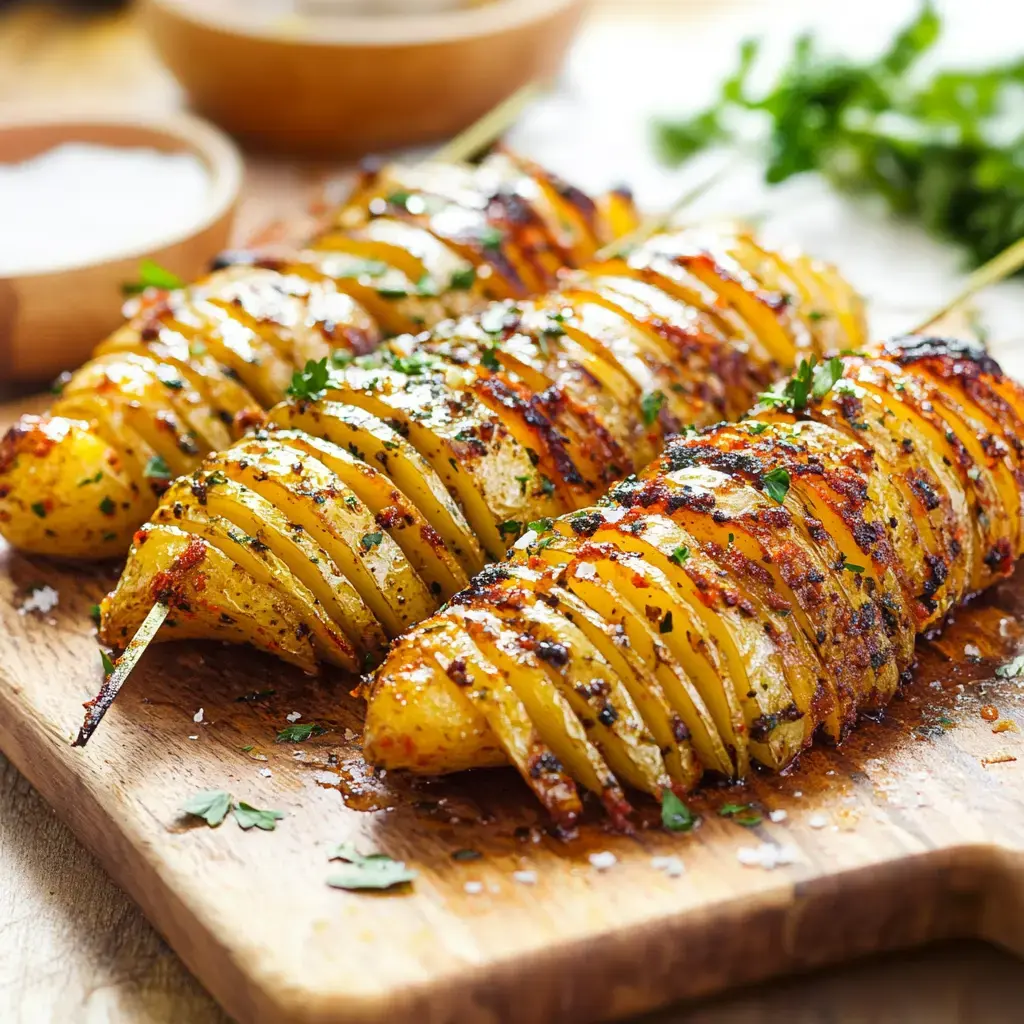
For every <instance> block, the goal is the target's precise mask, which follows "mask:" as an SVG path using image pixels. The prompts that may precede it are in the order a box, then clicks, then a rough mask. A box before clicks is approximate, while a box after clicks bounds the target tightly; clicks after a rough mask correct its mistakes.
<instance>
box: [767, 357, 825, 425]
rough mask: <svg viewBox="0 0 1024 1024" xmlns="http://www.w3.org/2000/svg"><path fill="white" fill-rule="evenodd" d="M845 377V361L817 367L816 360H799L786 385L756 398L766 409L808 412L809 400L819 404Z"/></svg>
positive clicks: (777, 386) (812, 358) (776, 387)
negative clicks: (816, 401) (815, 400)
mask: <svg viewBox="0 0 1024 1024" xmlns="http://www.w3.org/2000/svg"><path fill="white" fill-rule="evenodd" d="M842 376H843V361H842V360H841V359H840V358H839V357H838V356H833V357H832V358H831V359H828V360H826V361H825V362H824V363H822V364H821V365H820V366H818V365H817V359H816V358H815V357H814V356H811V358H810V360H809V361H808V360H807V359H801V360H800V365H799V366H798V367H797V369H796V373H794V374H793V376H792V377H790V378H789V380H787V381H786V383H785V384H784V385H782V386H781V387H780V386H779V385H776V386H775V387H774V388H773V389H772V390H771V391H764V392H762V393H761V394H760V395H758V396H757V397H758V399H759V400H760V401H761V402H762V403H763V404H764V405H774V406H780V407H782V408H784V409H788V410H789V411H790V412H799V411H800V410H801V409H806V408H807V402H808V400H809V399H810V398H812V397H813V398H815V399H818V400H819V401H820V400H821V399H822V398H824V397H825V395H827V394H828V393H829V391H831V390H832V387H833V386H834V385H835V383H836V382H837V381H838V380H839V379H840V378H841V377H842Z"/></svg>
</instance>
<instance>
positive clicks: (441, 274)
mask: <svg viewBox="0 0 1024 1024" xmlns="http://www.w3.org/2000/svg"><path fill="white" fill-rule="evenodd" d="M635 223H636V213H635V210H634V208H633V205H632V202H631V201H630V200H629V198H628V197H627V196H624V195H622V194H619V193H613V194H611V195H609V196H605V197H603V198H601V199H599V200H592V199H590V198H589V197H588V196H585V195H583V194H582V193H580V192H579V191H578V190H575V189H573V188H571V187H570V186H568V185H565V184H564V183H562V182H560V181H558V179H556V178H554V177H553V176H552V175H550V174H548V173H547V172H545V171H543V170H542V169H540V168H537V167H535V166H534V165H532V164H529V163H527V162H526V161H523V160H521V159H519V158H517V157H515V156H513V155H511V154H508V153H497V154H494V155H492V156H491V157H489V158H488V159H487V160H485V161H484V162H483V164H481V165H480V166H479V167H476V168H470V167H465V166H461V165H443V164H429V163H428V164H424V165H418V166H409V167H405V166H399V165H389V166H385V167H384V168H382V169H380V170H378V171H375V172H373V173H367V174H365V175H364V176H363V178H362V180H361V181H360V183H359V185H358V186H357V188H356V190H355V192H354V194H353V195H352V197H351V198H350V200H349V201H348V202H347V203H346V204H345V206H344V207H343V208H342V209H341V210H340V211H339V212H337V214H336V215H335V216H334V217H333V218H332V219H331V220H330V222H329V223H328V224H327V226H326V228H325V230H324V231H323V232H322V233H321V234H320V235H319V236H318V237H317V238H315V239H314V240H313V242H312V243H311V244H310V247H309V248H308V249H307V250H305V251H302V252H299V253H290V254H287V255H259V254H252V253H249V254H246V253H234V254H228V256H227V257H226V259H225V260H224V261H223V262H224V264H225V265H223V266H220V267H219V268H218V269H215V270H214V271H213V272H212V273H211V274H210V275H208V276H207V277H206V278H204V279H203V280H201V281H199V282H197V283H196V284H193V285H190V286H189V287H187V288H183V289H180V290H177V291H172V292H165V291H160V290H155V289H150V290H148V291H147V292H146V293H145V294H144V295H143V296H141V297H140V298H139V299H136V300H133V301H132V302H130V303H129V304H128V305H127V306H126V312H127V313H128V315H129V320H128V322H127V323H126V324H125V325H124V327H122V328H121V329H119V330H118V331H116V332H115V333H114V334H113V335H112V336H111V337H110V338H108V339H107V340H106V341H104V342H103V343H102V344H101V345H100V346H99V347H98V348H97V350H96V353H95V357H94V358H93V360H91V361H90V362H89V363H88V364H86V365H85V366H84V367H82V368H80V369H79V370H77V371H76V372H74V373H72V374H70V375H68V376H67V379H66V380H63V381H62V382H61V393H60V396H59V397H58V398H57V400H56V401H55V402H54V404H53V406H52V407H51V409H50V410H49V412H48V413H47V414H46V415H45V416H43V417H38V418H36V417H26V418H24V419H23V420H22V421H21V422H19V423H18V424H16V425H15V426H14V427H13V428H12V429H11V431H10V432H9V433H8V435H7V436H6V437H5V438H4V439H3V440H2V441H0V535H2V536H3V537H4V538H5V539H6V540H7V541H8V542H9V543H11V544H12V545H14V546H15V547H18V548H20V549H22V550H24V551H28V552H33V553H37V554H45V555H55V556H60V557H66V558H86V559H93V558H102V557H107V556H116V555H122V554H123V553H124V552H125V550H127V548H128V545H129V543H130V540H131V536H132V534H133V532H134V531H135V529H136V528H137V527H138V526H139V524H140V523H142V522H144V521H145V519H146V517H147V516H148V515H149V514H150V513H151V512H152V510H153V509H154V508H155V507H156V503H157V501H158V499H159V497H160V495H161V494H162V493H163V491H164V490H165V489H166V487H167V485H168V483H169V482H170V480H172V479H173V478H175V477H177V476H179V475H180V474H182V473H188V472H191V471H193V470H194V469H195V468H196V467H197V466H198V465H199V463H200V461H201V460H202V457H203V456H204V455H205V454H206V453H207V452H209V451H215V450H218V449H222V448H225V447H227V446H228V445H229V444H231V443H232V441H234V440H236V439H237V438H238V437H240V436H242V435H243V434H244V433H245V432H246V431H247V430H248V429H250V428H251V427H252V426H253V425H255V424H257V423H259V422H260V421H261V420H262V417H263V411H264V410H265V409H266V408H269V407H270V406H271V405H273V404H274V403H276V402H279V401H280V400H281V399H282V398H283V397H284V395H285V392H286V389H287V388H288V386H289V384H290V383H291V380H292V376H293V374H294V373H295V371H296V370H298V369H301V368H302V367H303V366H305V365H306V363H307V361H309V360H314V361H317V360H320V359H323V358H325V357H330V356H331V355H332V354H333V353H336V352H342V353H350V354H360V353H366V352H369V351H371V350H373V349H375V348H376V347H377V346H378V345H379V344H380V342H381V340H382V338H383V337H385V336H388V335H394V334H400V333H403V332H407V331H414V332H415V331H419V330H421V329H422V328H423V327H425V326H429V325H431V324H434V323H437V322H438V321H439V320H442V319H444V318H445V317H449V316H456V315H461V314H464V313H466V312H468V311H471V310H473V309H478V308H480V307H481V306H483V305H485V304H486V303H487V302H489V301H492V300H496V299H504V298H521V297H525V296H527V295H531V294H536V293H537V292H542V291H544V290H545V289H548V288H551V287H553V286H554V284H555V283H556V280H557V275H558V272H559V271H560V270H562V269H563V268H564V267H566V266H578V265H579V264H580V263H582V262H583V261H584V260H586V259H588V258H589V257H590V256H592V255H593V253H594V252H595V251H596V250H597V249H598V248H599V247H600V246H601V245H603V244H605V243H606V242H608V241H610V240H612V239H613V238H616V237H619V236H620V235H621V234H623V233H625V232H628V231H629V230H631V228H632V227H633V226H634V225H635Z"/></svg>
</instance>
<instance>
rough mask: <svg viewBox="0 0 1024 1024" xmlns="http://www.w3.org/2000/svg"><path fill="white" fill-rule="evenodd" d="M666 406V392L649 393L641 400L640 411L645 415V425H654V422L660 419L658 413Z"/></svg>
mask: <svg viewBox="0 0 1024 1024" xmlns="http://www.w3.org/2000/svg"><path fill="white" fill-rule="evenodd" d="M664 404H665V392H664V391H648V392H647V393H646V394H645V395H644V396H643V398H641V399H640V411H641V412H642V413H643V417H644V423H645V424H646V425H647V426H648V427H650V426H652V425H653V424H654V421H655V420H656V419H657V418H658V413H660V412H661V409H662V406H664Z"/></svg>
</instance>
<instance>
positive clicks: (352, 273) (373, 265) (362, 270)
mask: <svg viewBox="0 0 1024 1024" xmlns="http://www.w3.org/2000/svg"><path fill="white" fill-rule="evenodd" d="M390 269H391V268H390V267H389V266H388V265H387V264H386V263H384V262H383V261H382V260H356V262H355V263H350V264H349V265H348V266H347V267H346V268H345V269H344V270H343V271H341V273H339V274H338V277H343V278H344V277H383V276H384V275H385V274H386V273H387V272H388V271H389V270H390Z"/></svg>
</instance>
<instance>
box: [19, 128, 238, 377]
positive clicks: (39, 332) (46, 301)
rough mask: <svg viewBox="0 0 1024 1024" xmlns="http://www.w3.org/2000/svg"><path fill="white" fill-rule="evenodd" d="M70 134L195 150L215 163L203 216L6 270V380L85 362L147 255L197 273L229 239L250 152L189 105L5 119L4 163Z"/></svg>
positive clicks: (184, 274)
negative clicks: (131, 114) (130, 243)
mask: <svg viewBox="0 0 1024 1024" xmlns="http://www.w3.org/2000/svg"><path fill="white" fill-rule="evenodd" d="M66 142H85V143H92V144H94V145H99V146H121V147H146V148H150V149H155V150H158V151H161V152H165V153H180V152H186V153H192V154H194V155H195V156H196V157H198V158H199V159H200V160H201V161H202V163H203V164H204V165H205V167H206V169H207V171H208V173H209V177H210V187H209V190H208V192H207V196H206V200H205V202H204V203H203V205H202V206H199V207H197V208H196V210H195V215H194V217H192V218H190V220H189V222H187V223H183V224H181V226H180V228H179V229H177V230H176V231H175V232H174V233H173V234H172V235H170V236H165V237H162V238H154V239H153V240H152V241H151V242H150V243H147V244H146V245H145V246H141V247H140V246H136V247H135V248H134V249H132V250H131V251H129V252H125V253H123V254H120V253H119V254H118V255H116V256H114V257H111V258H106V259H103V260H102V261H98V262H94V263H89V264H84V265H76V266H71V267H59V266H55V267H53V269H47V270H46V271H40V272H36V271H33V272H31V273H25V274H11V275H7V276H3V275H0V382H4V383H10V382H14V381H24V382H40V381H45V380H49V379H52V378H53V377H55V376H56V375H57V374H58V373H60V372H61V371H62V370H66V369H69V368H71V367H75V366H78V365H80V364H81V363H83V362H84V361H85V360H86V359H87V358H88V356H89V354H90V353H91V351H92V349H93V347H94V346H95V345H96V344H97V342H99V341H100V339H101V338H103V337H105V336H106V335H107V334H109V333H110V332H111V331H113V330H114V328H116V327H117V326H119V325H120V324H121V323H122V322H123V317H122V314H121V307H122V305H123V303H124V296H123V292H122V289H123V287H124V285H125V283H126V282H130V281H134V280H137V279H138V277H139V264H140V262H141V261H142V260H145V259H150V260H153V261H154V262H155V263H158V264H159V265H160V266H161V267H165V268H166V269H167V270H169V271H172V272H173V273H174V274H176V275H178V276H179V277H181V278H182V279H184V280H186V281H190V280H194V279H195V278H197V277H198V276H199V275H200V274H201V273H203V272H204V271H205V270H206V269H207V268H208V266H209V263H210V260H211V259H212V258H213V257H214V256H215V255H216V254H217V253H218V252H220V251H222V250H223V249H224V248H226V246H227V243H228V238H229V234H230V232H231V226H232V222H233V220H234V214H235V209H236V206H237V203H238V196H239V192H240V189H241V185H242V160H241V156H240V154H239V153H238V151H237V149H236V148H235V146H234V144H233V143H232V142H231V141H230V140H229V139H228V138H227V137H225V136H224V135H223V134H222V133H221V132H219V131H217V129H215V128H213V127H212V126H211V125H208V124H205V123H204V122H203V121H200V120H199V119H197V118H194V117H189V116H187V115H184V114H175V115H171V116H168V117H164V118H161V119H151V120H141V119H109V118H106V117H103V118H100V117H96V118H88V117H75V118H70V117H61V118H56V117H55V118H52V119H36V118H35V117H33V118H32V119H25V120H7V121H0V163H12V164H13V163H21V162H23V161H26V160H30V159H31V158H33V157H36V156H38V155H40V154H42V153H45V152H46V151H48V150H50V149H53V148H54V147H56V146H60V145H61V144H63V143H66ZM0 230H2V227H0Z"/></svg>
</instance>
